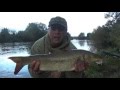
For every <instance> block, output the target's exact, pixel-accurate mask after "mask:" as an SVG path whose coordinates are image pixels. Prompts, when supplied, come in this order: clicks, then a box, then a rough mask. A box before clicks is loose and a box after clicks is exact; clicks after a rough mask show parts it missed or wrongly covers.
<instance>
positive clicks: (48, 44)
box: [28, 16, 85, 78]
mask: <svg viewBox="0 0 120 90" xmlns="http://www.w3.org/2000/svg"><path fill="white" fill-rule="evenodd" d="M48 26H49V28H48V33H47V34H46V35H45V36H44V37H42V38H41V39H39V40H37V41H36V42H35V43H34V44H33V46H32V48H31V54H32V55H33V54H48V53H54V52H55V51H62V50H71V49H76V47H75V46H74V45H73V44H72V43H71V42H70V36H69V35H68V33H67V22H66V20H65V19H64V18H62V17H59V16H57V17H54V18H51V20H50V22H49V25H48ZM39 66H40V63H39V62H35V61H33V62H32V63H31V64H30V65H29V66H28V69H29V72H30V75H31V76H32V77H35V78H62V77H64V78H74V77H75V78H77V77H81V74H82V73H81V72H82V71H83V70H84V69H85V67H84V63H83V62H78V63H76V64H75V66H76V70H75V71H72V72H52V71H51V72H50V71H40V70H39Z"/></svg>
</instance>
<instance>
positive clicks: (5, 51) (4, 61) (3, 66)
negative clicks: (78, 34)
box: [0, 40, 90, 78]
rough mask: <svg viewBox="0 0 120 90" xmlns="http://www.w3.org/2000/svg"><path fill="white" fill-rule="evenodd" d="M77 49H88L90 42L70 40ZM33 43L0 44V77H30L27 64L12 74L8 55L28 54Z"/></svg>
mask: <svg viewBox="0 0 120 90" xmlns="http://www.w3.org/2000/svg"><path fill="white" fill-rule="evenodd" d="M71 42H72V43H73V44H74V45H75V46H76V48H77V49H84V50H90V42H89V41H87V40H84V41H83V40H71ZM32 45H33V43H30V42H27V43H4V44H0V78H31V76H30V74H29V72H28V67H27V65H26V66H25V67H23V68H22V70H21V71H20V72H19V73H18V74H17V75H14V68H15V63H14V62H12V61H11V60H10V59H8V57H10V56H28V55H30V48H31V46H32Z"/></svg>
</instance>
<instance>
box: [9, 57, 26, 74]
mask: <svg viewBox="0 0 120 90" xmlns="http://www.w3.org/2000/svg"><path fill="white" fill-rule="evenodd" d="M9 59H11V60H12V61H13V62H15V63H16V66H15V70H14V74H15V75H16V74H18V72H19V71H20V70H21V69H22V68H23V66H24V64H22V63H21V58H19V57H9Z"/></svg>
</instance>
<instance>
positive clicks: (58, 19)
mask: <svg viewBox="0 0 120 90" xmlns="http://www.w3.org/2000/svg"><path fill="white" fill-rule="evenodd" d="M54 25H58V26H61V27H64V28H65V29H66V30H67V21H66V20H65V19H64V18H62V17H60V16H56V17H54V18H51V20H50V21H49V25H48V26H49V27H50V26H54Z"/></svg>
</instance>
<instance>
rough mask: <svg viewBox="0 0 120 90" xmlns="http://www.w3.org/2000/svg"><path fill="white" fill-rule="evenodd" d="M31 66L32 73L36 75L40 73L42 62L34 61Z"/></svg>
mask: <svg viewBox="0 0 120 90" xmlns="http://www.w3.org/2000/svg"><path fill="white" fill-rule="evenodd" d="M30 66H31V69H32V71H33V72H34V73H40V70H39V68H40V62H38V61H33V62H32V63H31V65H30Z"/></svg>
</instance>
